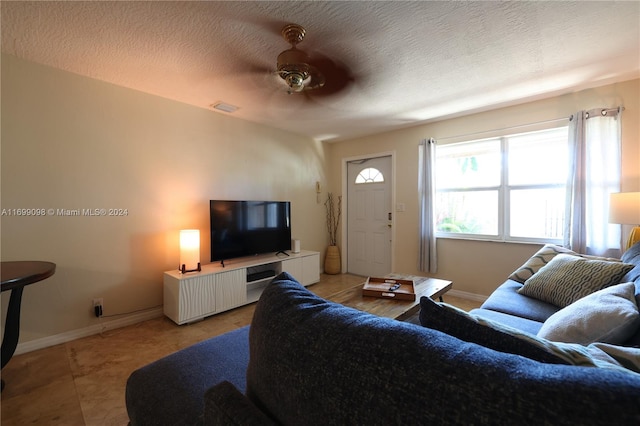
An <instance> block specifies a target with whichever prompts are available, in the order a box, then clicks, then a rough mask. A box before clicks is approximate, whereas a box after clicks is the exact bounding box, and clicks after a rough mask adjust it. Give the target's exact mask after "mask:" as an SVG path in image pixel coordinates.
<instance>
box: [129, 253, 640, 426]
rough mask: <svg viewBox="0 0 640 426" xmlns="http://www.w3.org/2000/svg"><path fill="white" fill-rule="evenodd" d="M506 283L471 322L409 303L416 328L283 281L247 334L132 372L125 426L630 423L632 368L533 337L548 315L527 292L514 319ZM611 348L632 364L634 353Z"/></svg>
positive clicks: (634, 402) (637, 271)
mask: <svg viewBox="0 0 640 426" xmlns="http://www.w3.org/2000/svg"><path fill="white" fill-rule="evenodd" d="M623 261H624V262H626V263H631V264H633V265H635V267H634V269H633V270H631V271H629V272H627V273H626V274H625V275H624V276H623V277H622V278H621V280H622V281H623V282H624V281H632V282H635V286H636V291H635V296H636V300H637V299H639V298H640V297H638V296H639V295H640V291H639V290H640V245H638V246H636V247H634V248H633V249H632V250H630V251H628V252H627V253H626V254H625V257H624V258H623ZM516 283H517V282H514V283H512V282H509V281H507V282H506V283H505V284H504V285H503V286H502V287H501V288H500V289H499V290H497V291H496V293H494V295H492V297H490V298H489V299H488V300H487V302H486V303H485V304H484V305H483V307H482V308H481V309H480V310H479V311H477V312H476V315H470V314H467V313H464V312H456V310H455V309H454V308H452V307H448V306H447V305H446V304H438V303H436V302H433V301H431V300H430V299H427V298H423V299H422V300H421V305H422V308H423V309H422V311H421V313H420V319H421V321H422V322H423V324H424V326H420V325H415V324H411V323H406V322H400V321H396V320H391V319H386V318H380V317H376V316H374V315H371V314H368V313H364V312H360V311H357V310H354V309H350V308H347V307H344V306H342V305H339V304H335V303H332V302H329V301H326V300H324V299H322V298H320V297H318V296H316V295H314V294H313V293H311V292H310V291H309V290H308V289H306V288H304V287H303V286H301V285H300V284H299V283H297V282H296V281H295V280H294V279H293V278H292V277H291V276H289V275H288V274H286V273H283V274H281V275H280V276H278V277H276V279H274V281H273V282H272V283H271V284H270V285H269V286H268V287H267V288H266V289H265V291H264V293H263V295H262V297H261V298H260V301H259V302H258V303H257V306H256V309H255V314H254V317H253V320H252V323H251V326H250V327H244V328H241V329H239V330H235V331H232V332H230V333H227V334H224V335H221V336H218V337H215V338H212V339H209V340H206V341H203V342H201V343H199V344H196V345H194V346H192V347H189V348H186V349H184V350H181V351H179V352H177V353H175V354H172V355H169V356H167V357H165V358H163V359H161V360H158V361H156V362H154V363H152V364H150V365H147V366H145V367H143V368H141V369H139V370H137V371H135V372H133V373H132V374H131V376H130V378H129V380H128V383H127V388H126V404H127V410H128V413H129V418H130V422H131V424H132V425H133V426H137V425H154V426H157V425H190V424H199V425H220V424H223V425H224V424H234V425H269V424H291V425H300V424H304V425H316V424H318V425H320V424H321V425H343V424H353V425H356V424H357V425H360V424H367V425H389V424H479V425H482V424H509V425H512V424H518V425H526V424H531V425H533V424H536V425H538V424H553V425H577V424H580V425H611V424H615V425H638V424H640V370H638V371H639V372H634V371H633V368H635V367H634V362H633V361H634V360H633V359H632V360H631V361H632V362H631V363H630V364H628V366H629V367H631V368H625V366H624V365H622V366H621V363H618V364H617V365H614V364H615V363H614V364H610V365H609V366H607V365H605V364H607V362H604V363H603V362H601V361H602V359H603V358H600V359H595V361H594V362H589V361H590V360H589V354H588V353H587V351H586V349H585V348H586V346H584V345H571V344H567V343H565V344H561V343H554V342H549V341H548V340H546V339H539V338H536V336H535V333H537V332H538V331H539V330H540V329H541V328H542V324H543V322H544V315H548V316H551V315H553V314H555V313H556V312H558V311H559V310H560V309H559V308H558V307H549V306H546V305H540V304H539V303H538V302H539V301H538V300H535V299H532V298H530V297H528V298H527V299H531V300H530V301H529V303H531V305H530V306H531V309H530V311H527V309H526V306H525V305H526V304H527V299H521V298H522V297H527V296H523V295H522V294H520V293H517V292H516V293H515V295H514V291H516V290H517V289H518V288H519V287H518V288H516V289H515V290H512V287H513V288H515V287H517V286H516ZM517 285H518V286H523V285H522V284H520V283H517ZM514 298H515V299H514ZM514 300H517V301H516V302H514ZM501 304H502V307H501ZM487 318H489V319H487ZM493 320H501V321H502V323H501V324H502V325H503V326H504V327H502V328H501V327H500V326H498V327H496V328H494V327H492V326H491V325H492V324H493V325H495V324H496V322H495V321H493ZM510 326H511V327H510ZM517 327H519V330H518V328H517ZM444 329H448V332H443V330H444ZM513 330H517V331H519V332H521V333H522V335H523V336H524V338H522V337H523V336H518V335H517V334H518V333H515V334H512V333H509V331H513ZM627 333H628V331H627ZM637 334H638V332H635V333H634V335H633V337H630V338H629V342H633V341H634V340H633V339H635V338H637ZM563 345H564V346H563ZM611 347H617V348H623V349H625V350H628V351H627V352H626V355H627V356H628V355H629V353H631V357H634V356H638V358H640V355H638V354H640V349H634V348H633V347H630V346H611ZM576 348H578V349H576ZM595 349H596V350H601V349H602V346H600V347H599V348H595ZM634 351H635V352H634ZM623 352H624V351H623ZM605 357H606V356H605ZM614 361H615V360H614ZM638 361H640V359H638ZM571 364H578V365H571ZM638 365H640V363H639V364H638Z"/></svg>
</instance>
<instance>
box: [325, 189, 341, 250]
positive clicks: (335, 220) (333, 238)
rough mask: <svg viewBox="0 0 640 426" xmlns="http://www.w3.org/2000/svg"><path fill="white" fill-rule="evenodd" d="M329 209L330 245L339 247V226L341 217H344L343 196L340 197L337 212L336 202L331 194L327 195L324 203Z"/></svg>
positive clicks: (328, 228)
mask: <svg viewBox="0 0 640 426" xmlns="http://www.w3.org/2000/svg"><path fill="white" fill-rule="evenodd" d="M324 206H325V207H326V208H327V231H329V245H332V246H336V245H338V225H339V224H340V216H341V215H342V195H338V203H337V210H336V202H335V198H334V197H333V194H332V193H331V192H329V193H327V201H325V202H324Z"/></svg>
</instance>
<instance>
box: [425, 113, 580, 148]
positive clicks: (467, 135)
mask: <svg viewBox="0 0 640 426" xmlns="http://www.w3.org/2000/svg"><path fill="white" fill-rule="evenodd" d="M569 119H570V117H560V118H553V119H551V120H544V121H538V122H537V123H527V124H520V125H518V126H510V127H503V128H501V129H492V130H485V131H483V132H475V133H467V134H464V135H457V136H448V137H446V138H435V140H436V142H440V141H446V140H449V139H458V138H467V137H472V136H473V137H476V136H480V135H485V134H487V133H495V132H502V131H505V130H515V129H520V128H522V127H529V126H537V125H538V124H548V123H557V122H560V121H564V120H566V121H569Z"/></svg>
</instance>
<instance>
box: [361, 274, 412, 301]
mask: <svg viewBox="0 0 640 426" xmlns="http://www.w3.org/2000/svg"><path fill="white" fill-rule="evenodd" d="M362 295H363V296H371V297H381V298H384V299H398V300H416V290H415V287H414V285H413V280H402V279H398V278H377V277H369V278H367V281H365V283H364V286H363V287H362Z"/></svg>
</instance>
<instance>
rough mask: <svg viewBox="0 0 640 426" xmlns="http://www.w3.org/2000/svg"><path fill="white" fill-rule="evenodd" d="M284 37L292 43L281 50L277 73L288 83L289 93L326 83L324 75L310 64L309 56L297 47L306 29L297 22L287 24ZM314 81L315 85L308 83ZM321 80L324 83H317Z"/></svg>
mask: <svg viewBox="0 0 640 426" xmlns="http://www.w3.org/2000/svg"><path fill="white" fill-rule="evenodd" d="M281 34H282V37H283V38H284V39H285V40H286V41H287V42H288V43H290V44H291V48H290V49H287V50H285V51H283V52H281V53H280V54H279V55H278V59H277V64H276V67H277V71H276V72H277V74H278V75H279V76H280V78H282V79H283V80H284V81H285V82H286V83H287V86H288V87H289V89H288V90H287V93H289V94H291V93H300V92H302V91H303V90H305V89H307V90H311V89H317V88H319V87H322V85H324V76H322V74H320V72H319V71H318V70H317V69H315V67H312V66H311V65H310V60H309V56H308V55H307V54H306V53H305V52H303V51H302V50H298V49H296V44H298V43H300V42H301V41H302V40H303V39H304V35H305V29H304V28H303V27H301V26H300V25H297V24H289V25H286V26H285V27H284V28H283V29H282V31H281ZM311 81H313V82H314V84H313V85H306V84H307V83H309V82H311ZM319 81H321V82H322V84H317V83H318V82H319Z"/></svg>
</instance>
